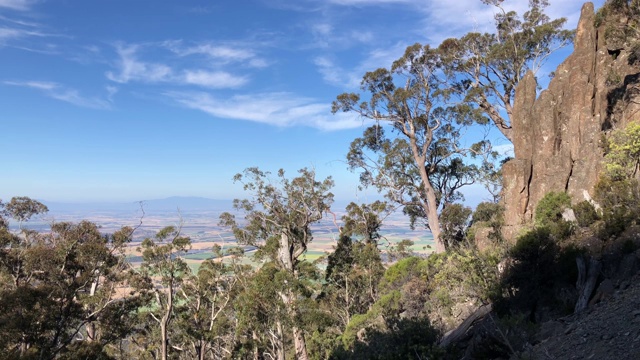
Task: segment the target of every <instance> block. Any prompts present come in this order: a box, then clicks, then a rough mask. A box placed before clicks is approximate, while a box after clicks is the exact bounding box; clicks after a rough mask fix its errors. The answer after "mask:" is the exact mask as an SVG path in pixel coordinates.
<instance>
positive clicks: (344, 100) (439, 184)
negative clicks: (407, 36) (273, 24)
mask: <svg viewBox="0 0 640 360" xmlns="http://www.w3.org/2000/svg"><path fill="white" fill-rule="evenodd" d="M442 51H444V50H442V49H434V48H431V47H430V46H428V45H426V46H421V45H420V44H415V45H412V46H410V47H408V48H407V49H406V51H405V53H404V56H402V57H401V58H400V59H398V60H396V61H395V62H394V63H393V65H392V66H391V67H390V68H389V69H386V68H380V69H377V70H375V71H372V72H367V73H366V74H365V75H364V77H363V79H362V84H361V89H362V90H363V91H364V92H366V93H367V94H368V101H363V100H362V99H361V95H360V94H356V93H344V94H341V95H339V96H338V97H337V99H336V100H335V101H334V102H333V106H332V111H333V112H334V113H336V112H339V111H344V112H354V113H357V114H359V115H360V116H362V117H364V118H367V119H371V120H374V121H376V124H375V125H374V126H372V127H369V128H368V129H366V130H365V131H364V134H363V136H362V137H360V138H357V139H355V140H354V141H353V142H352V143H351V146H350V150H349V153H348V154H347V161H348V164H349V167H350V168H351V169H352V170H356V169H358V170H360V171H361V175H360V180H361V183H362V185H363V186H375V187H376V188H377V189H378V190H379V191H384V192H385V196H386V198H387V199H388V200H389V201H391V202H392V203H395V204H397V205H400V206H402V207H403V210H404V212H405V213H406V214H407V215H409V216H410V219H411V225H412V226H415V224H416V222H422V224H423V225H425V226H426V227H427V228H429V229H430V230H431V232H432V234H433V236H434V239H435V242H436V251H437V252H442V251H444V250H445V246H444V244H443V242H442V241H441V240H440V232H441V230H440V221H439V219H438V217H439V213H440V211H442V209H443V208H444V207H445V206H446V205H447V204H449V203H452V202H453V201H455V200H458V199H460V198H461V197H462V194H461V193H460V192H459V191H458V190H459V189H460V188H461V187H463V186H465V185H468V184H471V183H473V181H474V179H475V176H476V173H477V168H476V166H474V165H467V164H465V163H464V159H465V157H466V156H468V155H474V154H480V153H484V152H486V151H487V149H488V148H487V146H488V145H489V144H488V143H487V142H485V141H481V142H479V143H476V144H473V145H472V146H463V141H462V136H463V135H464V134H465V129H466V128H468V127H469V126H471V125H472V124H474V123H476V122H479V123H484V122H486V120H485V118H483V117H482V116H478V115H479V114H477V113H470V112H468V111H465V110H464V109H462V108H461V107H460V106H457V105H455V104H454V103H453V102H452V100H453V99H452V98H451V95H452V94H453V93H454V92H453V90H452V89H451V83H450V82H448V79H447V77H446V76H445V74H444V72H443V71H444V68H443V65H442V59H443V58H444V57H445V56H448V55H446V54H442ZM380 123H382V124H383V125H384V124H388V125H390V127H391V129H392V131H393V132H394V134H395V135H396V136H392V137H388V136H386V132H385V127H384V126H381V125H380Z"/></svg>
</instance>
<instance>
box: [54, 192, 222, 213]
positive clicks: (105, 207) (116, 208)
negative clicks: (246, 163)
mask: <svg viewBox="0 0 640 360" xmlns="http://www.w3.org/2000/svg"><path fill="white" fill-rule="evenodd" d="M42 203H44V204H45V205H47V207H49V212H50V213H51V214H56V213H78V212H82V213H87V212H91V213H95V212H117V213H122V212H128V213H129V212H136V211H139V210H140V206H141V204H142V206H143V207H144V211H145V212H151V213H153V212H177V211H178V210H179V211H181V212H192V211H228V210H231V208H232V206H233V201H232V200H217V199H207V198H203V197H189V196H172V197H168V198H165V199H153V200H142V201H140V202H137V201H132V202H90V203H65V202H49V201H44V200H43V201H42Z"/></svg>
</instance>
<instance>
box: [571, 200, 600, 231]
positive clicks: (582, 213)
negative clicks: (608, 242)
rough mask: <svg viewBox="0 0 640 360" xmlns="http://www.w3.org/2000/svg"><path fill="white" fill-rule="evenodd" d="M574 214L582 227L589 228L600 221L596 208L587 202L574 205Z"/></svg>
mask: <svg viewBox="0 0 640 360" xmlns="http://www.w3.org/2000/svg"><path fill="white" fill-rule="evenodd" d="M573 213H574V214H575V215H576V222H577V223H578V226H580V227H589V226H591V225H592V224H594V223H595V222H596V221H598V220H599V219H600V216H598V213H597V212H596V209H595V207H593V205H592V204H591V203H590V202H589V201H587V200H584V201H581V202H579V203H577V204H575V205H573Z"/></svg>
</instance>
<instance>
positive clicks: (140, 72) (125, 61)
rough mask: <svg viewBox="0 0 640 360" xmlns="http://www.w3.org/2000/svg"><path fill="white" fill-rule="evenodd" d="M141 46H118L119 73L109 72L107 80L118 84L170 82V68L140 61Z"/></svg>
mask: <svg viewBox="0 0 640 360" xmlns="http://www.w3.org/2000/svg"><path fill="white" fill-rule="evenodd" d="M139 48H140V46H139V45H123V44H118V45H116V52H117V53H118V56H119V60H118V63H117V67H118V70H119V71H117V72H113V71H109V72H107V78H108V79H109V80H111V81H115V82H118V83H128V82H130V81H141V82H159V81H168V79H169V78H170V77H171V76H172V75H173V74H172V72H173V71H172V70H171V68H170V67H169V66H167V65H164V64H155V63H149V62H144V61H140V60H138V56H137V52H138V50H139Z"/></svg>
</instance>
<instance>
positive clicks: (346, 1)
mask: <svg viewBox="0 0 640 360" xmlns="http://www.w3.org/2000/svg"><path fill="white" fill-rule="evenodd" d="M329 2H330V3H332V4H336V5H347V6H351V5H380V4H410V3H412V2H414V0H329Z"/></svg>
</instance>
